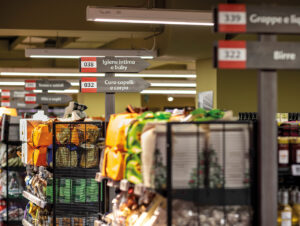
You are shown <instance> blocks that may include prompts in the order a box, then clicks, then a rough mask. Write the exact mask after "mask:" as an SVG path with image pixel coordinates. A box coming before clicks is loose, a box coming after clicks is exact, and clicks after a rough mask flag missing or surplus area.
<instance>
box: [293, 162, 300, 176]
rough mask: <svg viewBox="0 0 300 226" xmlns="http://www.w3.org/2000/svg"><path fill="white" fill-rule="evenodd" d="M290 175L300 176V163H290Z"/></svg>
mask: <svg viewBox="0 0 300 226" xmlns="http://www.w3.org/2000/svg"><path fill="white" fill-rule="evenodd" d="M292 175H293V176H300V165H292Z"/></svg>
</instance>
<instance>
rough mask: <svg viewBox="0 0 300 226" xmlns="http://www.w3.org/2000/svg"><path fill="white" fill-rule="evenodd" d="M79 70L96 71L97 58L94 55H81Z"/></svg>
mask: <svg viewBox="0 0 300 226" xmlns="http://www.w3.org/2000/svg"><path fill="white" fill-rule="evenodd" d="M81 72H97V58H96V57H82V58H81Z"/></svg>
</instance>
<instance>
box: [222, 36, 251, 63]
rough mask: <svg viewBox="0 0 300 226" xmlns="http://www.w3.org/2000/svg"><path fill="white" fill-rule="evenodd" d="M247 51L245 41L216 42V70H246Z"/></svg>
mask: <svg viewBox="0 0 300 226" xmlns="http://www.w3.org/2000/svg"><path fill="white" fill-rule="evenodd" d="M246 62H247V49H246V42H245V41H219V42H218V68H224V69H225V68H237V69H239V68H240V69H243V68H246Z"/></svg>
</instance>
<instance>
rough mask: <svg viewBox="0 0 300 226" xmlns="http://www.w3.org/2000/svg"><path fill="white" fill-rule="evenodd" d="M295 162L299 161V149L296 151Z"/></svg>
mask: <svg viewBox="0 0 300 226" xmlns="http://www.w3.org/2000/svg"><path fill="white" fill-rule="evenodd" d="M296 163H300V150H299V149H298V150H297V152H296Z"/></svg>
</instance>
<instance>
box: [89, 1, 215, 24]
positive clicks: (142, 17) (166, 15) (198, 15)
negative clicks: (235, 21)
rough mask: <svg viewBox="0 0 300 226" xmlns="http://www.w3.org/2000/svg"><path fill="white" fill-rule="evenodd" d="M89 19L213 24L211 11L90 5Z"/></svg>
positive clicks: (124, 21)
mask: <svg viewBox="0 0 300 226" xmlns="http://www.w3.org/2000/svg"><path fill="white" fill-rule="evenodd" d="M86 19H87V20H88V21H96V22H110V23H139V24H169V25H193V26H213V25H214V23H213V19H212V13H211V12H204V11H195V10H165V9H131V8H102V7H96V6H88V7H87V12H86Z"/></svg>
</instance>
